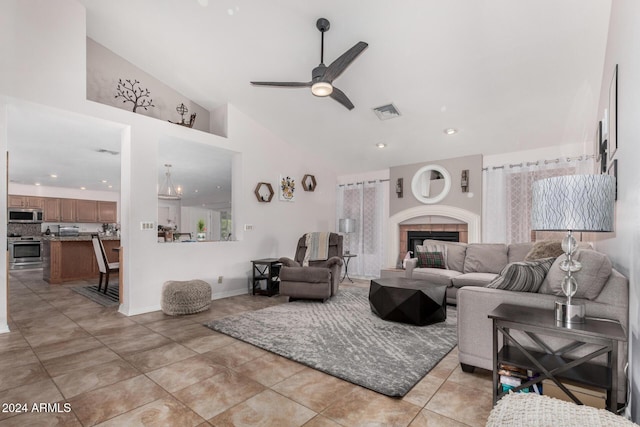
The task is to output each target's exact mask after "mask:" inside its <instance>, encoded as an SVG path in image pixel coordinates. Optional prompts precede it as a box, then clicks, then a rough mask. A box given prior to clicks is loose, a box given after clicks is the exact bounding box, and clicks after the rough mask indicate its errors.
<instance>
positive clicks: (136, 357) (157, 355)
mask: <svg viewBox="0 0 640 427" xmlns="http://www.w3.org/2000/svg"><path fill="white" fill-rule="evenodd" d="M196 354H197V353H196V352H195V351H193V350H189V349H188V348H186V347H184V346H182V345H180V344H177V343H173V342H172V343H169V344H166V345H163V346H162V347H157V348H153V349H151V350H146V351H142V352H139V353H133V354H129V355H126V356H124V358H125V359H126V360H128V361H129V362H130V363H131V364H132V365H133V366H135V367H136V368H138V369H140V370H141V371H142V372H149V371H153V370H154V369H158V368H161V367H163V366H166V365H169V364H171V363H174V362H177V361H179V360H184V359H187V358H189V357H192V356H195V355H196Z"/></svg>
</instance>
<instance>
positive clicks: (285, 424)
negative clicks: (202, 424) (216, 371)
mask: <svg viewBox="0 0 640 427" xmlns="http://www.w3.org/2000/svg"><path fill="white" fill-rule="evenodd" d="M315 415H316V413H315V412H314V411H312V410H310V409H309V408H305V407H304V406H302V405H300V404H298V403H296V402H294V401H292V400H289V399H287V398H286V397H284V396H281V395H279V394H278V393H275V392H273V391H272V390H265V391H263V392H262V393H260V394H257V395H255V396H253V397H252V398H250V399H248V400H246V401H244V402H242V403H241V404H239V405H236V406H234V407H233V408H231V409H229V410H227V411H225V412H223V413H222V414H220V415H217V416H216V417H214V418H212V419H211V420H209V421H210V423H211V424H213V425H215V426H220V427H225V426H234V427H256V426H264V427H268V426H278V427H296V426H301V425H303V424H304V423H306V422H307V421H309V420H310V419H312V418H313V417H314V416H315Z"/></svg>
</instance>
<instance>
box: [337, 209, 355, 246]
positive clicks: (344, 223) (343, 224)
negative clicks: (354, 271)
mask: <svg viewBox="0 0 640 427" xmlns="http://www.w3.org/2000/svg"><path fill="white" fill-rule="evenodd" d="M338 231H340V232H341V233H345V234H346V239H345V240H346V242H345V247H347V249H346V250H345V251H344V253H345V254H349V249H348V248H349V244H348V242H349V240H348V239H349V233H354V232H355V231H356V220H355V219H351V218H345V219H341V220H339V221H338Z"/></svg>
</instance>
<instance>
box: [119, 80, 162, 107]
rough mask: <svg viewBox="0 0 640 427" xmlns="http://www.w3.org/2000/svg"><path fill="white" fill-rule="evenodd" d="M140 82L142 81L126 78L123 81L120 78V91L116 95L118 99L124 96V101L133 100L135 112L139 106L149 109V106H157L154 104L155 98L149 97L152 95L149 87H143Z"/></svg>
mask: <svg viewBox="0 0 640 427" xmlns="http://www.w3.org/2000/svg"><path fill="white" fill-rule="evenodd" d="M139 84H140V82H139V81H138V80H134V81H131V80H129V79H126V80H125V81H124V82H123V81H122V79H118V87H117V91H118V93H117V94H116V96H115V97H116V99H117V98H123V101H122V103H126V102H131V103H132V104H133V112H134V113H135V112H136V110H137V109H138V107H142V108H144V109H145V110H147V109H148V108H147V107H155V105H153V104H152V102H153V99H151V98H150V97H149V96H150V95H151V93H150V92H149V89H147V88H145V89H142V88H141V87H140V86H139ZM146 98H149V99H146Z"/></svg>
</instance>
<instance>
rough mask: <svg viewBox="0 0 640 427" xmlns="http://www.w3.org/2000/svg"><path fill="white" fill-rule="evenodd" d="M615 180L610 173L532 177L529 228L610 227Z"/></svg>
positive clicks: (576, 228)
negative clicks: (535, 179) (534, 179)
mask: <svg viewBox="0 0 640 427" xmlns="http://www.w3.org/2000/svg"><path fill="white" fill-rule="evenodd" d="M615 184H616V182H615V178H614V177H613V176H610V175H568V176H558V177H554V178H547V179H541V180H539V181H535V182H534V183H533V187H532V200H531V203H532V209H531V228H532V229H533V230H548V231H566V230H571V231H613V210H614V203H615Z"/></svg>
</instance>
